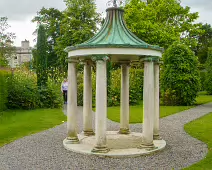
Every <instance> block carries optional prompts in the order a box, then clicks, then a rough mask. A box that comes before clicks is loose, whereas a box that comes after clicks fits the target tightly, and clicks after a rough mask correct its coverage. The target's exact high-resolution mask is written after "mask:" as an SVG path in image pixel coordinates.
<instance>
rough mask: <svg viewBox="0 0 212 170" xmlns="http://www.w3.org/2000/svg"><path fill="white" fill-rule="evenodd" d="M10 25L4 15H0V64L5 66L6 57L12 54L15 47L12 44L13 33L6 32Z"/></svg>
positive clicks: (6, 63)
mask: <svg viewBox="0 0 212 170" xmlns="http://www.w3.org/2000/svg"><path fill="white" fill-rule="evenodd" d="M9 27H10V25H9V24H8V23H7V18H6V17H0V66H1V67H2V66H7V65H8V59H9V58H10V57H12V56H13V53H14V50H15V48H14V47H13V46H12V43H13V39H14V38H15V34H14V33H11V32H7V30H8V28H9Z"/></svg>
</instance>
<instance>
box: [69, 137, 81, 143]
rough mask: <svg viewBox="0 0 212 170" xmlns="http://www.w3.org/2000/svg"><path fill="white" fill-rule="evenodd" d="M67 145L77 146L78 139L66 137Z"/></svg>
mask: <svg viewBox="0 0 212 170" xmlns="http://www.w3.org/2000/svg"><path fill="white" fill-rule="evenodd" d="M66 139H67V144H79V139H78V137H76V136H75V137H67V138H66Z"/></svg>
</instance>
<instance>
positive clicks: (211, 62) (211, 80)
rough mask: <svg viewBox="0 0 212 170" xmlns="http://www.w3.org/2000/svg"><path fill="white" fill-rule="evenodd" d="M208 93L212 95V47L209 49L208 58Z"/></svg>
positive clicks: (206, 86)
mask: <svg viewBox="0 0 212 170" xmlns="http://www.w3.org/2000/svg"><path fill="white" fill-rule="evenodd" d="M206 70H207V73H206V85H205V88H206V91H207V93H208V94H210V95H211V94H212V47H210V48H208V58H207V61H206Z"/></svg>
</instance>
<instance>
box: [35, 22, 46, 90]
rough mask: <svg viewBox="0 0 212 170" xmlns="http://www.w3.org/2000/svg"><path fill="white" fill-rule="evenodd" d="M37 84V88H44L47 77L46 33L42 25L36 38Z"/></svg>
mask: <svg viewBox="0 0 212 170" xmlns="http://www.w3.org/2000/svg"><path fill="white" fill-rule="evenodd" d="M36 57H37V58H36V62H37V67H36V68H37V69H36V73H37V84H38V86H39V87H41V86H44V87H45V86H46V83H47V80H48V77H47V39H46V32H45V28H44V26H43V25H40V26H39V28H38V38H37V56H36Z"/></svg>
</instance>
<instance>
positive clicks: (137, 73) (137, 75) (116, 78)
mask: <svg viewBox="0 0 212 170" xmlns="http://www.w3.org/2000/svg"><path fill="white" fill-rule="evenodd" d="M77 81H78V93H77V94H78V105H79V106H82V105H83V74H78V77H77ZM120 94H121V70H120V69H118V70H114V71H111V86H110V88H108V106H119V105H120ZM95 95H96V76H95V73H94V72H92V103H93V107H94V106H95ZM129 95H130V97H129V98H130V105H136V104H139V102H140V101H141V100H142V99H143V70H141V69H130V89H129Z"/></svg>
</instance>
